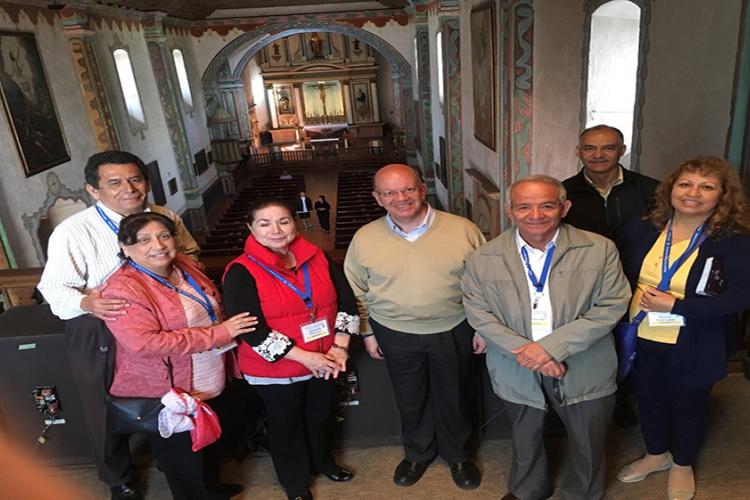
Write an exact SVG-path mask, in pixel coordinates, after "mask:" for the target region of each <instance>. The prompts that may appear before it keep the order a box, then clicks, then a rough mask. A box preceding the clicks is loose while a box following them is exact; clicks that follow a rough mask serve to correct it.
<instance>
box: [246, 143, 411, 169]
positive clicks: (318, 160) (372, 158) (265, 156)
mask: <svg viewBox="0 0 750 500" xmlns="http://www.w3.org/2000/svg"><path fill="white" fill-rule="evenodd" d="M405 161H406V149H405V148H404V147H401V146H393V145H386V146H367V147H351V148H339V149H303V150H296V151H271V152H268V153H254V154H251V155H250V157H249V158H248V162H247V164H248V166H249V167H250V168H251V169H262V168H269V167H282V168H294V167H311V166H319V165H320V166H322V165H326V166H335V167H343V168H346V167H350V166H354V167H357V168H363V167H380V166H383V165H385V164H387V163H404V162H405Z"/></svg>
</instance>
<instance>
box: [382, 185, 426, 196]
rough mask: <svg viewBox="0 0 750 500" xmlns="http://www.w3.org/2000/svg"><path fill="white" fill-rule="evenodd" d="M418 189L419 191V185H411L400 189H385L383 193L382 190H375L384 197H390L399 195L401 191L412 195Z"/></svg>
mask: <svg viewBox="0 0 750 500" xmlns="http://www.w3.org/2000/svg"><path fill="white" fill-rule="evenodd" d="M417 191H419V188H418V187H414V186H409V187H405V188H404V189H399V190H398V191H383V192H382V193H381V192H380V191H375V192H376V193H378V194H379V195H380V196H382V197H383V198H386V199H390V198H393V197H395V196H397V195H398V194H399V193H401V194H405V195H406V196H411V195H413V194H414V193H416V192H417Z"/></svg>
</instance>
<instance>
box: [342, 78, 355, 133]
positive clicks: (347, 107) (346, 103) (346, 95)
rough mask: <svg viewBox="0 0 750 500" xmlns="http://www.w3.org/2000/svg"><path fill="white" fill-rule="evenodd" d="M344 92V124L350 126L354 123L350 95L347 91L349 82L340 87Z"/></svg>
mask: <svg viewBox="0 0 750 500" xmlns="http://www.w3.org/2000/svg"><path fill="white" fill-rule="evenodd" d="M342 87H343V92H344V112H345V113H346V123H347V124H349V125H351V124H353V123H354V115H352V94H351V91H350V90H349V82H346V83H344V84H343V85H342Z"/></svg>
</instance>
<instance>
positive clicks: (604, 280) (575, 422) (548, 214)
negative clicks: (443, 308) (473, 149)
mask: <svg viewBox="0 0 750 500" xmlns="http://www.w3.org/2000/svg"><path fill="white" fill-rule="evenodd" d="M570 205H571V203H570V201H568V200H567V199H566V193H565V188H564V187H563V185H562V183H560V182H559V181H558V180H556V179H553V178H552V177H548V176H542V175H537V176H531V177H527V178H525V179H521V180H519V181H516V182H515V183H514V184H513V185H512V186H511V188H510V191H509V203H508V210H509V211H510V214H511V217H512V219H513V222H514V223H515V227H514V228H511V229H509V230H507V231H505V232H504V233H503V234H501V235H500V236H498V237H497V238H495V239H494V240H492V241H490V242H489V243H487V244H486V245H484V246H483V247H481V248H480V249H479V250H478V251H476V252H475V253H474V254H472V256H471V257H470V258H469V261H468V263H467V268H466V274H465V275H464V277H463V280H462V288H463V291H464V307H465V309H466V317H467V318H468V320H469V324H471V326H473V327H474V328H475V329H476V331H477V333H478V334H480V335H481V336H482V337H484V339H485V340H486V342H487V358H486V359H487V368H488V371H489V373H490V376H491V378H492V386H493V389H494V391H495V393H496V394H497V395H498V396H499V397H500V398H501V399H502V400H503V403H504V405H505V408H506V411H507V413H508V416H509V418H510V420H511V423H512V431H511V435H512V439H513V466H512V468H511V473H510V476H509V478H508V490H509V493H508V494H507V495H506V496H505V497H503V500H512V499H516V498H523V499H524V500H537V499H541V498H547V497H548V496H549V495H550V494H551V493H552V490H553V486H552V484H551V482H550V480H549V476H548V473H547V460H546V456H545V453H544V441H543V427H544V420H545V416H546V412H547V411H548V409H550V408H551V409H552V410H554V411H555V413H557V415H558V416H559V417H560V419H561V420H562V422H563V424H564V425H565V428H566V430H567V435H568V440H569V448H570V462H571V463H570V466H569V469H568V470H569V472H568V476H567V478H566V480H565V482H564V484H563V485H562V488H561V492H562V495H563V497H564V498H566V499H580V500H583V499H587V500H592V499H599V498H602V497H603V496H604V448H605V442H606V431H607V424H608V422H609V419H610V416H611V415H612V409H613V406H614V392H615V388H616V385H615V375H616V371H617V357H616V355H615V350H614V343H613V340H612V336H611V335H610V331H611V330H612V327H613V326H614V325H615V323H617V321H618V320H619V319H620V318H621V317H622V315H623V314H624V313H625V311H626V309H627V306H628V302H629V300H630V286H629V285H628V282H627V280H626V279H625V276H624V275H623V273H622V267H621V265H620V260H619V256H618V254H617V249H616V248H615V245H614V243H613V242H612V241H611V240H609V239H606V238H604V237H602V236H599V235H597V234H594V233H590V232H587V231H583V230H579V229H576V228H574V227H573V226H569V225H566V224H562V223H561V221H562V218H563V217H564V216H565V214H566V213H567V211H568V210H569V209H570Z"/></svg>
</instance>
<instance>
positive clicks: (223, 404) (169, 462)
mask: <svg viewBox="0 0 750 500" xmlns="http://www.w3.org/2000/svg"><path fill="white" fill-rule="evenodd" d="M205 402H206V403H207V404H208V405H209V406H210V407H211V408H212V409H213V410H214V411H215V412H216V414H217V415H218V416H219V421H220V422H221V426H222V436H223V435H224V432H225V431H224V427H225V425H226V424H225V420H226V419H225V418H223V417H224V416H225V415H226V414H227V412H228V411H229V410H230V408H229V404H230V403H231V400H230V399H229V398H228V397H227V395H226V394H225V393H222V394H220V395H219V396H217V397H215V398H213V399H209V400H206V401H205ZM147 437H148V442H149V446H150V448H151V453H152V454H153V455H154V458H156V460H157V461H158V462H159V467H160V468H161V470H162V471H164V475H165V476H166V477H167V484H168V485H169V490H170V491H171V492H172V498H174V500H228V499H229V497H228V496H227V495H225V494H221V493H219V492H218V487H219V483H220V470H219V442H218V441H217V442H215V443H213V444H210V445H209V446H206V447H205V448H203V449H201V450H199V451H197V452H194V451H193V450H192V444H193V443H192V439H191V438H190V432H179V433H176V434H172V435H171V436H170V437H169V438H167V439H164V438H163V437H161V436H160V435H159V433H156V432H154V433H148V434H147Z"/></svg>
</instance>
